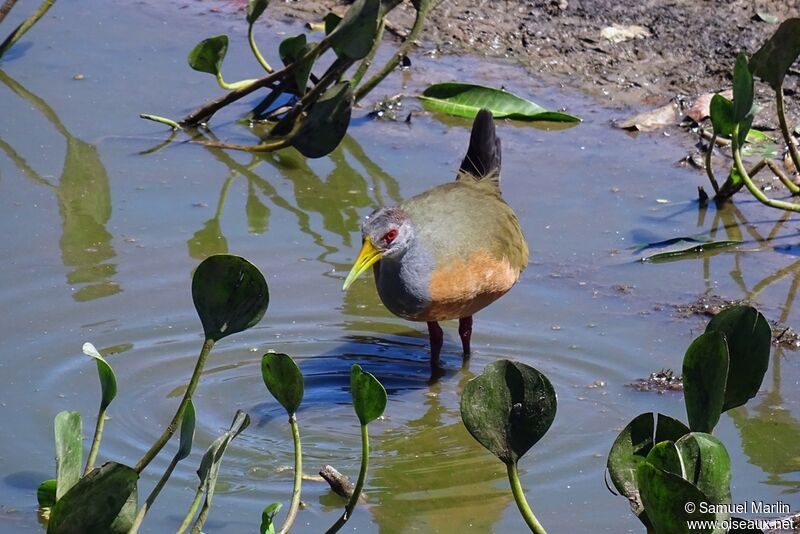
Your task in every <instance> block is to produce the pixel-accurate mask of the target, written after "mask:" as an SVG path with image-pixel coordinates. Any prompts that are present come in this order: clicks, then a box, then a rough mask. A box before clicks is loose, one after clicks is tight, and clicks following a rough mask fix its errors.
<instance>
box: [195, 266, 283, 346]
mask: <svg viewBox="0 0 800 534" xmlns="http://www.w3.org/2000/svg"><path fill="white" fill-rule="evenodd" d="M192 299H193V300H194V307H195V309H196V310H197V314H198V315H199V316H200V321H201V322H202V323H203V330H204V331H205V335H206V338H207V339H213V340H214V341H219V340H220V339H222V338H223V337H225V336H229V335H231V334H235V333H237V332H241V331H242V330H247V329H248V328H250V327H252V326H253V325H255V324H256V323H258V321H260V320H261V318H262V317H263V316H264V312H266V311H267V306H268V305H269V289H268V288H267V282H266V280H264V275H262V274H261V272H260V271H259V270H258V268H257V267H256V266H255V265H253V264H252V263H250V262H249V261H247V260H246V259H244V258H242V257H239V256H233V255H230V254H219V255H216V256H209V257H208V258H206V259H205V260H203V262H202V263H200V265H198V266H197V270H195V272H194V276H193V277H192Z"/></svg>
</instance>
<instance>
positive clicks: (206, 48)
mask: <svg viewBox="0 0 800 534" xmlns="http://www.w3.org/2000/svg"><path fill="white" fill-rule="evenodd" d="M227 53H228V36H227V35H215V36H214V37H209V38H208V39H205V40H203V41H200V43H198V44H197V46H195V47H194V48H192V51H191V52H189V66H190V67H191V68H192V69H194V70H196V71H200V72H207V73H209V74H213V75H214V76H220V71H221V70H222V61H223V60H224V59H225V54H227Z"/></svg>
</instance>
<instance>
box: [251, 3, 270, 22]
mask: <svg viewBox="0 0 800 534" xmlns="http://www.w3.org/2000/svg"><path fill="white" fill-rule="evenodd" d="M267 5H269V0H249V1H248V2H247V23H248V24H253V23H254V22H255V21H256V20H258V18H259V17H260V16H261V15H262V14H263V13H264V10H265V9H267Z"/></svg>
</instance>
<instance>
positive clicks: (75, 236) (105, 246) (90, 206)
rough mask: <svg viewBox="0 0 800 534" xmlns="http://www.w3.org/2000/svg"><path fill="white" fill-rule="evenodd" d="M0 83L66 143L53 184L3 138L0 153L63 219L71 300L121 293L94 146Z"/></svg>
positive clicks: (29, 96)
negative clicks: (52, 200)
mask: <svg viewBox="0 0 800 534" xmlns="http://www.w3.org/2000/svg"><path fill="white" fill-rule="evenodd" d="M0 82H2V83H3V84H5V85H6V86H7V87H8V88H9V89H11V90H12V91H13V92H14V93H15V94H17V95H18V96H19V97H21V98H22V99H24V100H26V101H27V102H29V103H30V104H31V105H32V106H33V107H34V108H35V109H36V110H38V111H39V112H40V113H41V114H42V115H43V116H44V117H45V118H46V119H47V120H48V121H49V122H50V124H52V125H53V127H54V128H55V130H56V131H58V133H59V134H61V135H62V136H63V137H64V139H65V140H66V142H67V148H66V156H65V158H64V166H63V171H62V174H61V178H60V180H59V181H58V183H57V184H54V183H51V182H50V181H49V180H47V179H45V178H43V177H42V176H40V175H39V174H38V173H37V172H36V170H34V169H33V167H31V166H30V165H28V164H27V162H26V161H25V159H24V158H23V157H21V156H20V155H19V154H17V153H16V152H15V151H14V149H13V148H12V146H11V145H10V144H9V143H7V142H5V141H4V140H2V139H0V150H3V152H5V153H6V155H7V156H8V157H9V158H10V159H11V160H12V161H13V162H14V164H15V165H16V166H17V168H19V170H20V171H21V172H22V174H24V175H25V176H26V177H27V178H28V179H30V180H31V181H32V182H34V183H36V184H39V185H42V186H45V187H47V188H49V189H52V190H53V191H54V193H55V195H56V198H57V200H58V208H59V212H60V214H61V219H62V234H61V239H60V241H59V245H60V247H61V258H62V262H63V263H64V265H65V266H66V267H68V268H72V270H71V271H69V272H68V273H67V283H68V285H69V286H70V287H77V288H78V289H77V290H76V291H74V292H73V293H72V298H74V299H75V300H76V301H79V302H83V301H89V300H94V299H98V298H102V297H107V296H109V295H113V294H115V293H119V292H120V291H121V290H122V288H121V287H120V286H119V284H118V283H117V282H115V281H114V280H113V277H114V276H115V275H116V274H117V266H116V264H115V263H113V262H112V261H110V260H113V259H114V258H115V257H116V252H115V250H114V246H113V245H112V238H113V236H112V235H111V233H110V232H109V231H108V230H107V229H106V225H107V224H108V221H109V219H110V218H111V192H110V188H109V182H108V174H107V173H106V170H105V167H104V166H103V163H102V161H101V160H100V155H99V154H98V151H97V147H95V146H94V145H91V144H89V143H86V142H84V141H82V140H80V139H78V138H76V137H74V136H72V135H71V134H70V133H69V132H68V131H67V129H66V128H65V127H64V125H63V124H62V123H61V121H60V119H59V118H58V116H57V115H56V113H55V111H53V109H52V108H51V107H50V106H48V105H47V103H46V102H45V101H44V100H42V99H41V98H39V97H38V96H36V95H34V94H33V93H31V92H30V91H28V90H27V89H25V88H24V87H23V86H22V85H20V84H19V83H18V82H16V81H15V80H14V79H12V78H11V77H10V76H8V74H6V73H5V72H3V71H2V70H0Z"/></svg>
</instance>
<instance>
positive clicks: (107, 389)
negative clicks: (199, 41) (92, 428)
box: [83, 343, 117, 410]
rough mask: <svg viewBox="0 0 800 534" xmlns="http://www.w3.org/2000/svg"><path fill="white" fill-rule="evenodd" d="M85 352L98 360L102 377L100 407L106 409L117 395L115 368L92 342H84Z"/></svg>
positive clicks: (99, 373) (99, 374) (98, 370)
mask: <svg viewBox="0 0 800 534" xmlns="http://www.w3.org/2000/svg"><path fill="white" fill-rule="evenodd" d="M83 353H84V354H86V355H87V356H89V357H91V358H94V359H95V362H97V374H98V376H99V377H100V391H101V395H100V409H101V410H105V409H106V408H108V405H109V404H111V401H113V400H114V397H116V396H117V378H116V377H115V376H114V370H113V369H111V366H110V365H109V364H108V362H107V361H106V359H105V358H103V356H101V355H100V353H99V352H98V351H97V349H96V348H95V347H94V345H92V344H91V343H84V344H83Z"/></svg>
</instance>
